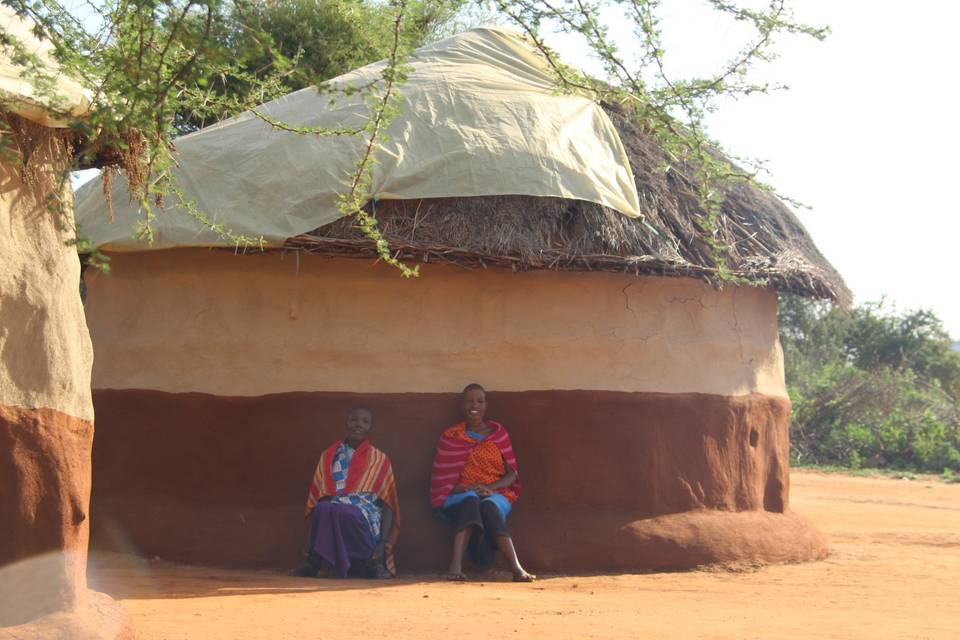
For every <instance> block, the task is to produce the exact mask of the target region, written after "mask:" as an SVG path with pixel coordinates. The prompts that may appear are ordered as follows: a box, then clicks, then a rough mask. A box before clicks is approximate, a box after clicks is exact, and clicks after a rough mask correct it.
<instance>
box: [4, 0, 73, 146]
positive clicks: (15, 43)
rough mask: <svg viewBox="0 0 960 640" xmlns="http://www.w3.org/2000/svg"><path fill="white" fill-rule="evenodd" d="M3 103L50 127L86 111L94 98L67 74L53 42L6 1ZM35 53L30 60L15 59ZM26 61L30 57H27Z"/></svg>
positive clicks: (10, 108)
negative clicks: (47, 39) (22, 62)
mask: <svg viewBox="0 0 960 640" xmlns="http://www.w3.org/2000/svg"><path fill="white" fill-rule="evenodd" d="M0 34H2V35H3V36H4V38H5V39H6V40H7V42H5V43H4V44H3V45H2V46H0V105H2V108H3V110H5V111H12V112H13V113H16V114H17V115H19V116H22V117H24V118H26V119H28V120H32V121H34V122H37V123H39V124H42V125H45V126H48V127H61V126H64V125H65V124H66V119H67V118H66V116H71V115H72V116H79V115H83V114H84V113H85V112H86V111H87V110H88V109H89V107H90V98H89V95H88V93H87V92H86V91H85V90H84V89H83V87H82V86H81V85H80V84H79V83H77V82H76V81H75V80H73V79H71V78H69V77H67V76H66V75H64V74H63V73H62V72H61V71H60V69H59V66H58V65H57V63H56V61H55V60H54V58H53V45H51V44H50V43H49V42H47V41H45V40H40V39H39V38H37V36H36V35H34V33H33V25H32V24H31V23H30V22H29V21H28V20H25V19H23V18H21V17H20V16H18V15H17V14H16V13H15V12H14V10H13V9H11V8H10V7H8V6H6V5H0ZM21 56H32V57H33V60H32V61H30V62H29V63H28V64H18V63H16V62H15V60H17V58H18V57H21ZM23 61H24V62H27V60H26V59H25V58H24V60H23Z"/></svg>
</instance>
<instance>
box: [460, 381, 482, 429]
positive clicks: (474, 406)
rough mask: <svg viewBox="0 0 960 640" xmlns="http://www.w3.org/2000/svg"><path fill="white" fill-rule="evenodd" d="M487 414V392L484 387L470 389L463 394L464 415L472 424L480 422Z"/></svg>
mask: <svg viewBox="0 0 960 640" xmlns="http://www.w3.org/2000/svg"><path fill="white" fill-rule="evenodd" d="M486 414H487V394H485V393H484V392H483V390H482V389H468V390H467V392H466V393H464V394H463V417H464V418H466V419H467V422H468V423H470V424H479V423H480V422H482V421H483V416H485V415H486Z"/></svg>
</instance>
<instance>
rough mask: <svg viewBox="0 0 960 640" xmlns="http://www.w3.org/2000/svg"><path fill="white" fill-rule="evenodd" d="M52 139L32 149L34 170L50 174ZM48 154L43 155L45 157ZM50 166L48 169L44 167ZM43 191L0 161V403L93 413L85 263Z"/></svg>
mask: <svg viewBox="0 0 960 640" xmlns="http://www.w3.org/2000/svg"><path fill="white" fill-rule="evenodd" d="M54 152H55V151H54V146H53V144H52V142H51V141H48V142H47V143H46V144H42V145H41V146H39V148H37V149H34V150H33V154H34V155H33V159H32V160H31V166H32V167H33V169H32V170H33V171H35V172H42V171H52V170H53V169H52V168H51V165H49V164H48V165H44V163H43V162H42V161H40V160H39V158H38V154H46V156H48V157H51V159H52V158H53V153H54ZM39 157H43V155H39ZM41 167H45V168H41ZM54 216H55V214H53V213H51V212H50V211H49V210H48V209H47V205H46V201H45V198H44V195H43V193H42V190H41V189H40V188H38V187H31V186H28V185H25V184H24V183H23V182H22V180H21V177H20V172H19V170H18V168H17V167H16V166H15V165H14V164H11V163H9V162H3V163H0V264H2V268H0V405H5V406H7V407H22V408H25V409H40V408H46V409H54V410H56V411H60V412H63V413H66V414H68V415H71V416H75V417H77V418H82V419H84V420H91V419H92V418H93V401H92V400H91V397H90V367H91V360H92V359H93V349H92V347H91V344H90V336H89V335H88V333H87V328H86V326H85V325H84V315H83V306H82V304H81V301H80V262H79V260H78V259H77V257H76V248H75V247H73V246H69V245H68V244H67V241H68V239H69V238H70V235H69V232H67V231H65V230H64V229H65V228H69V227H70V223H69V221H65V220H58V219H55V217H54Z"/></svg>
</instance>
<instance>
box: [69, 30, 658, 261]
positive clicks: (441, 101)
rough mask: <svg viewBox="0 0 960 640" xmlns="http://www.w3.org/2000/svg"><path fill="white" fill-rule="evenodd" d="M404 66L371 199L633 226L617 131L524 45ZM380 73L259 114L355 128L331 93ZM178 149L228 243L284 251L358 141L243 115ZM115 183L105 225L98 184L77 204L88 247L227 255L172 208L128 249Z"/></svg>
mask: <svg viewBox="0 0 960 640" xmlns="http://www.w3.org/2000/svg"><path fill="white" fill-rule="evenodd" d="M410 64H411V65H412V66H413V68H414V71H413V72H411V73H410V75H409V79H408V80H407V82H405V83H404V84H402V85H401V87H400V94H401V96H402V102H401V104H400V113H399V115H398V116H397V118H396V119H395V120H394V121H393V122H392V124H391V126H390V128H389V129H388V134H389V140H388V141H387V142H386V143H384V144H383V145H382V146H380V147H379V148H378V149H377V156H376V157H377V160H378V164H377V165H376V169H375V171H374V175H373V183H372V189H371V194H372V195H373V196H374V197H377V198H381V199H415V198H436V197H467V196H491V195H528V196H555V197H560V198H569V199H578V200H588V201H592V202H597V203H600V204H603V205H606V206H608V207H610V208H612V209H616V210H618V211H621V212H623V213H624V214H626V215H629V216H637V215H639V204H638V198H637V192H636V187H635V185H634V180H633V175H632V172H631V170H630V165H629V161H628V160H627V157H626V154H625V152H624V149H623V145H622V144H621V142H620V138H619V136H618V135H617V132H616V130H615V129H614V127H613V124H612V123H611V122H610V120H609V118H608V117H607V115H606V114H605V113H604V111H603V110H602V109H601V108H600V106H598V105H597V104H595V103H594V102H592V101H591V100H589V99H587V98H585V97H582V96H571V95H557V93H556V88H555V83H554V79H553V76H552V74H551V71H550V69H549V67H548V65H547V63H546V60H545V59H544V58H543V57H542V56H541V55H540V54H539V52H537V51H536V50H535V49H534V48H533V46H532V44H531V43H529V42H528V41H527V40H525V39H524V37H523V36H522V35H521V34H518V33H516V32H512V31H509V30H504V29H498V28H483V29H475V30H473V31H469V32H466V33H463V34H460V35H457V36H454V37H451V38H447V39H446V40H442V41H440V42H437V43H435V44H431V45H428V46H426V47H423V48H421V49H418V50H417V51H416V52H415V53H414V54H413V56H412V58H411V60H410ZM384 66H385V65H384V63H382V62H381V63H375V64H372V65H369V66H366V67H363V68H361V69H358V70H356V71H353V72H351V73H349V74H346V75H344V76H341V77H339V78H337V79H335V80H333V81H332V82H331V83H330V84H331V88H332V89H334V91H333V92H328V93H324V94H318V92H317V91H316V89H313V88H310V89H304V90H301V91H298V92H295V93H292V94H290V95H288V96H285V97H283V98H281V99H279V100H276V101H273V102H270V103H267V104H265V105H263V106H262V107H260V108H259V111H260V112H261V113H264V114H267V115H268V116H269V117H270V118H273V119H275V120H278V121H282V122H284V123H287V124H291V125H295V126H299V127H317V126H322V127H327V128H334V127H356V126H362V125H363V124H364V122H365V121H366V119H367V118H368V117H369V113H370V110H369V108H368V107H367V106H366V104H365V102H364V97H363V96H359V95H356V94H354V95H351V96H344V95H343V94H342V92H340V91H337V90H340V89H344V88H346V87H349V86H354V87H361V86H366V85H369V84H370V83H371V82H375V81H378V80H379V79H380V76H381V73H382V71H383V69H384ZM333 97H336V99H335V102H334V103H333V104H331V103H330V102H331V98H333ZM176 148H177V152H178V161H179V168H178V169H177V170H176V174H177V178H178V180H179V184H180V185H181V187H182V188H183V191H184V192H185V194H186V196H187V197H188V198H189V199H191V200H192V201H193V202H194V203H195V204H196V207H197V209H198V210H199V211H201V212H203V213H204V214H206V215H207V216H209V217H210V218H211V219H212V220H213V221H215V222H217V223H221V224H223V225H225V226H226V227H227V228H229V229H230V230H231V231H232V232H233V233H236V234H244V235H248V236H262V237H263V238H264V239H265V240H266V243H267V245H268V246H280V245H282V244H283V242H284V240H286V239H287V238H289V237H292V236H296V235H299V234H302V233H305V232H308V231H311V230H313V229H316V228H317V227H320V226H322V225H325V224H327V223H330V222H332V221H334V220H335V219H336V218H337V217H338V216H339V213H338V210H337V194H339V193H343V192H345V191H346V190H347V179H348V178H349V177H350V176H351V174H352V172H353V170H354V167H355V166H356V164H357V161H358V159H359V157H360V154H361V152H362V150H363V148H364V140H363V139H362V138H359V137H356V136H349V137H330V136H318V135H314V134H310V135H303V134H298V133H291V132H286V131H280V130H277V129H275V128H273V127H271V126H270V125H269V124H267V123H266V122H264V121H263V120H262V119H260V118H258V117H257V116H256V115H254V114H252V113H244V114H242V115H240V116H238V117H237V118H234V119H231V120H227V121H224V122H222V123H219V124H216V125H214V126H211V127H208V128H206V129H204V130H202V131H199V132H197V133H194V134H190V135H187V136H184V137H182V138H179V139H178V140H177V141H176ZM123 183H124V181H123V180H122V179H118V180H115V181H114V184H113V207H114V214H115V216H114V220H113V221H112V222H111V221H110V216H109V214H108V212H107V206H106V203H105V201H104V196H103V194H102V184H101V183H100V181H99V179H97V180H94V181H92V182H91V183H90V184H88V185H85V186H84V187H83V188H81V189H80V190H79V192H78V194H77V221H78V222H79V224H80V230H81V234H82V235H84V236H86V237H89V238H90V239H91V240H93V242H94V244H95V245H96V246H98V247H102V248H106V249H110V250H118V251H142V250H144V249H149V248H153V249H162V248H167V247H174V246H225V245H227V244H228V243H227V242H225V241H223V240H222V239H220V238H218V237H217V236H216V234H214V233H213V232H212V231H210V230H209V229H206V228H204V227H203V226H202V225H201V224H199V223H197V222H196V221H194V220H193V219H192V218H191V217H190V216H189V215H187V213H185V212H183V211H181V210H179V205H174V204H173V203H171V202H170V200H171V199H170V198H169V197H168V198H167V201H166V203H165V206H166V208H164V209H163V210H162V211H160V212H158V216H157V218H156V220H155V221H154V222H153V223H152V226H153V228H154V232H155V240H154V243H153V245H151V246H147V245H146V243H145V242H143V241H136V240H134V239H133V234H134V229H135V227H136V225H137V223H138V221H139V220H142V219H143V213H142V212H141V211H140V210H139V208H138V206H137V203H135V202H131V200H130V197H129V194H128V193H127V191H126V187H125V185H124V184H123Z"/></svg>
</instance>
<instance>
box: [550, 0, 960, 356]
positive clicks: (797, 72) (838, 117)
mask: <svg viewBox="0 0 960 640" xmlns="http://www.w3.org/2000/svg"><path fill="white" fill-rule="evenodd" d="M790 4H791V5H793V8H794V11H795V15H796V17H797V18H798V19H800V20H802V21H805V22H808V23H814V24H821V25H822V24H826V25H829V26H830V27H831V29H832V30H833V33H832V34H831V35H830V36H829V37H828V38H827V40H826V41H824V42H817V41H815V40H813V39H812V38H808V37H799V36H783V37H781V39H780V41H779V42H778V44H777V49H778V51H780V53H781V57H780V59H779V60H777V61H775V62H774V63H772V64H771V65H769V67H768V68H767V70H766V72H765V73H764V74H763V75H764V76H767V78H768V79H771V80H773V79H775V80H778V81H779V82H782V83H784V84H787V85H788V86H789V87H790V91H787V92H783V93H779V94H776V95H772V96H755V97H750V98H748V99H746V100H743V101H740V102H733V103H731V104H726V105H723V106H722V108H721V110H720V112H719V113H718V114H715V115H714V116H713V117H712V120H711V131H710V132H711V134H712V135H713V137H714V138H716V139H718V140H720V141H721V142H722V143H723V144H724V145H725V146H726V147H727V149H729V150H730V151H732V152H733V153H735V154H737V155H741V156H748V157H752V158H761V159H765V160H767V161H768V162H767V167H768V169H769V170H770V172H771V175H770V176H767V177H766V178H765V180H766V182H768V183H770V184H772V185H773V186H774V187H775V188H776V189H777V190H778V191H780V192H782V193H785V194H787V195H789V196H791V197H793V198H795V199H797V200H800V201H801V202H804V203H805V204H807V205H810V206H812V207H813V210H812V211H800V212H799V216H800V218H801V220H802V221H803V223H804V225H806V227H807V229H808V230H809V231H810V233H811V234H812V235H813V238H814V241H815V242H816V244H817V246H818V247H819V248H820V250H821V252H823V254H824V255H825V256H826V257H827V259H828V260H830V262H831V263H832V264H833V265H834V266H835V267H836V268H837V269H838V270H839V271H840V273H841V274H842V275H843V277H844V278H845V279H846V282H847V285H848V286H849V287H850V288H851V289H852V290H853V293H854V295H855V296H856V301H857V302H865V301H870V300H878V299H880V298H881V297H882V296H886V298H887V300H888V301H889V302H892V303H894V304H896V306H897V308H898V309H901V310H903V309H914V308H918V307H924V308H929V309H932V310H933V311H935V312H936V313H937V315H938V316H939V317H940V318H941V319H942V320H943V321H944V324H945V325H946V327H947V329H948V330H949V331H950V333H951V334H952V335H953V337H954V339H958V338H960V296H958V295H957V290H958V288H960V287H958V286H957V284H956V283H954V282H953V277H954V274H955V273H957V271H958V270H957V268H956V266H955V265H954V263H953V260H954V259H955V258H958V257H960V256H954V255H953V253H954V251H957V252H958V254H960V198H958V196H957V194H955V193H954V189H955V188H957V187H958V186H960V185H958V183H955V182H954V179H955V175H956V173H957V169H958V167H960V161H958V159H957V157H956V156H955V155H954V154H955V153H958V150H960V128H958V124H957V121H956V115H957V112H958V98H960V88H958V80H957V78H958V72H957V66H958V64H960V38H958V37H957V36H956V28H957V25H958V24H960V3H954V2H945V1H943V0H915V1H914V2H911V3H902V2H892V1H888V0H873V1H867V0H793V1H792V2H791V3H790ZM664 5H665V8H666V10H667V11H668V12H673V13H670V14H669V15H670V20H669V21H668V22H667V23H666V24H665V32H664V36H665V39H666V50H667V52H668V56H671V55H672V56H673V58H669V57H668V62H673V63H674V65H675V68H676V69H678V70H681V71H684V72H689V71H692V70H696V69H704V68H705V67H704V66H702V65H704V64H705V63H709V62H710V60H711V59H714V60H723V59H725V58H726V57H727V54H728V53H730V52H732V50H731V47H733V48H734V49H733V50H735V49H736V48H738V47H739V46H740V45H741V44H742V40H741V39H740V38H739V37H737V36H739V35H740V34H739V32H738V31H737V29H736V27H731V25H730V24H729V23H727V22H725V21H722V20H718V19H716V18H715V17H714V15H715V14H714V12H712V11H711V10H709V9H707V8H705V7H704V3H703V2H700V1H698V0H666V1H665V2H664ZM551 46H553V47H554V48H555V49H556V50H557V51H560V52H562V54H563V55H564V56H565V57H566V58H567V60H568V61H569V62H570V63H572V64H576V65H578V66H581V67H582V68H584V69H585V70H587V71H588V72H589V71H591V68H590V65H589V63H588V61H587V60H585V59H584V57H583V56H582V55H581V56H579V58H578V56H576V54H575V52H576V51H577V50H578V49H577V48H576V47H575V45H573V43H572V42H570V41H568V40H565V39H562V38H560V39H555V40H553V41H552V42H551ZM717 47H719V48H720V50H721V51H722V53H721V54H720V55H719V57H717V53H716V51H717ZM580 50H581V51H582V49H580ZM951 292H953V293H951Z"/></svg>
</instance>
